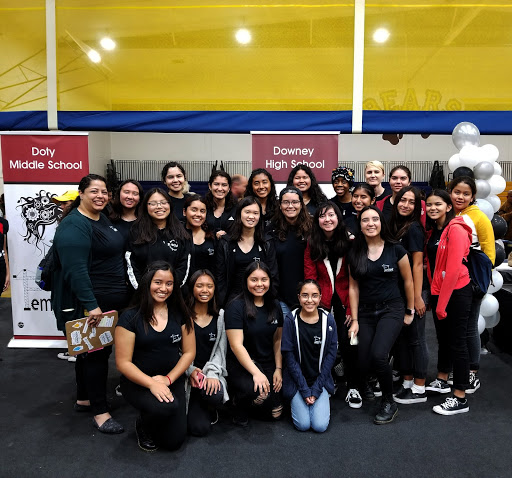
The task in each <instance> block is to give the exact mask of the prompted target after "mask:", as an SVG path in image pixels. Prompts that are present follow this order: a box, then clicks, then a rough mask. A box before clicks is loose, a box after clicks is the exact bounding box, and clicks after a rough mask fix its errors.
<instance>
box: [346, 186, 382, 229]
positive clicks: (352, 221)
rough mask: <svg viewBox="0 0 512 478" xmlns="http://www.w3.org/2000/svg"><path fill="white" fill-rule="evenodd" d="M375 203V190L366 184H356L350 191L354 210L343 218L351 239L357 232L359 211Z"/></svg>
mask: <svg viewBox="0 0 512 478" xmlns="http://www.w3.org/2000/svg"><path fill="white" fill-rule="evenodd" d="M374 203H375V190H374V189H373V188H372V187H371V186H370V185H369V184H368V183H359V184H356V185H355V187H354V189H353V190H352V206H353V208H354V210H353V211H352V213H351V214H348V215H346V216H345V217H344V218H343V222H344V223H345V227H346V228H347V230H348V232H349V235H350V236H351V238H354V237H355V235H356V234H357V233H358V232H359V230H360V229H359V221H358V219H357V218H358V217H359V214H361V211H362V210H363V208H365V207H366V206H371V205H372V204H374Z"/></svg>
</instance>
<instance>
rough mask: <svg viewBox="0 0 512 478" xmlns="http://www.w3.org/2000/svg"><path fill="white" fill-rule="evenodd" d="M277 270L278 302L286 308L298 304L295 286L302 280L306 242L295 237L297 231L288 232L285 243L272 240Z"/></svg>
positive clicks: (290, 230) (292, 228) (292, 229)
mask: <svg viewBox="0 0 512 478" xmlns="http://www.w3.org/2000/svg"><path fill="white" fill-rule="evenodd" d="M274 245H275V248H276V259H277V267H278V270H279V292H278V293H279V300H282V301H283V302H285V303H286V304H287V305H288V306H293V305H295V304H296V303H297V302H298V299H297V285H298V283H299V282H301V281H303V280H304V251H305V250H306V241H305V240H304V239H303V238H301V237H297V229H296V228H294V227H291V228H290V229H289V230H288V234H287V235H286V240H285V241H280V240H279V239H278V238H277V237H276V238H275V239H274Z"/></svg>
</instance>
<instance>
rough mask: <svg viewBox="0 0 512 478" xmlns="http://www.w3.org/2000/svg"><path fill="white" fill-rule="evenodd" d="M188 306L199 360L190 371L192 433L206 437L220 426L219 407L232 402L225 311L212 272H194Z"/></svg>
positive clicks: (189, 394)
mask: <svg viewBox="0 0 512 478" xmlns="http://www.w3.org/2000/svg"><path fill="white" fill-rule="evenodd" d="M188 288H189V291H190V293H189V297H188V299H187V305H188V306H189V308H190V311H191V313H192V318H193V319H194V334H195V336H196V358H195V359H194V363H193V364H192V365H191V366H190V367H189V368H188V370H187V376H188V377H189V381H188V382H187V389H186V391H187V398H188V414H187V422H188V432H189V433H190V434H191V435H194V436H205V435H207V434H208V432H209V431H210V426H211V425H213V424H214V423H217V420H218V413H217V408H218V407H220V406H221V405H222V404H223V403H225V402H226V401H227V400H228V398H229V397H228V392H227V385H226V378H225V377H226V375H227V371H226V347H227V339H226V331H225V330H224V311H223V310H221V311H220V312H219V310H218V308H217V302H216V300H215V279H214V278H213V274H212V273H211V272H210V271H209V270H208V269H202V270H198V271H196V272H194V274H192V277H191V278H190V280H189V282H188Z"/></svg>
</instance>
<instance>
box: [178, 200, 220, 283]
mask: <svg viewBox="0 0 512 478" xmlns="http://www.w3.org/2000/svg"><path fill="white" fill-rule="evenodd" d="M206 208H207V206H206V200H205V199H203V198H202V197H201V196H199V195H198V194H190V195H189V196H187V199H186V200H185V205H184V207H183V217H184V218H185V229H186V230H187V231H188V232H189V233H190V235H191V236H192V260H191V264H190V273H189V276H191V275H192V274H193V273H194V272H195V271H197V270H200V269H208V270H210V271H213V270H215V240H214V235H213V234H212V232H211V231H210V229H209V228H208V225H207V224H206V217H207V212H206V211H207V209H206Z"/></svg>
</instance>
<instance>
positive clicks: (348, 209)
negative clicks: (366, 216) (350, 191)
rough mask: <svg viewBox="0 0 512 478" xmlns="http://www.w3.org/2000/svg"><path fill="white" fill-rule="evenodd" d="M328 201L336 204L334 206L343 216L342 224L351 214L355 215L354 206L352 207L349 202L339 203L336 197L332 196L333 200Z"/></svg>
mask: <svg viewBox="0 0 512 478" xmlns="http://www.w3.org/2000/svg"><path fill="white" fill-rule="evenodd" d="M329 201H331V202H333V203H334V204H336V206H338V208H339V210H340V212H341V215H342V216H343V222H345V218H347V217H348V216H351V215H352V213H354V214H355V215H357V213H356V210H355V209H354V206H352V203H351V202H341V201H340V200H339V199H338V196H334V197H333V198H331V199H329Z"/></svg>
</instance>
